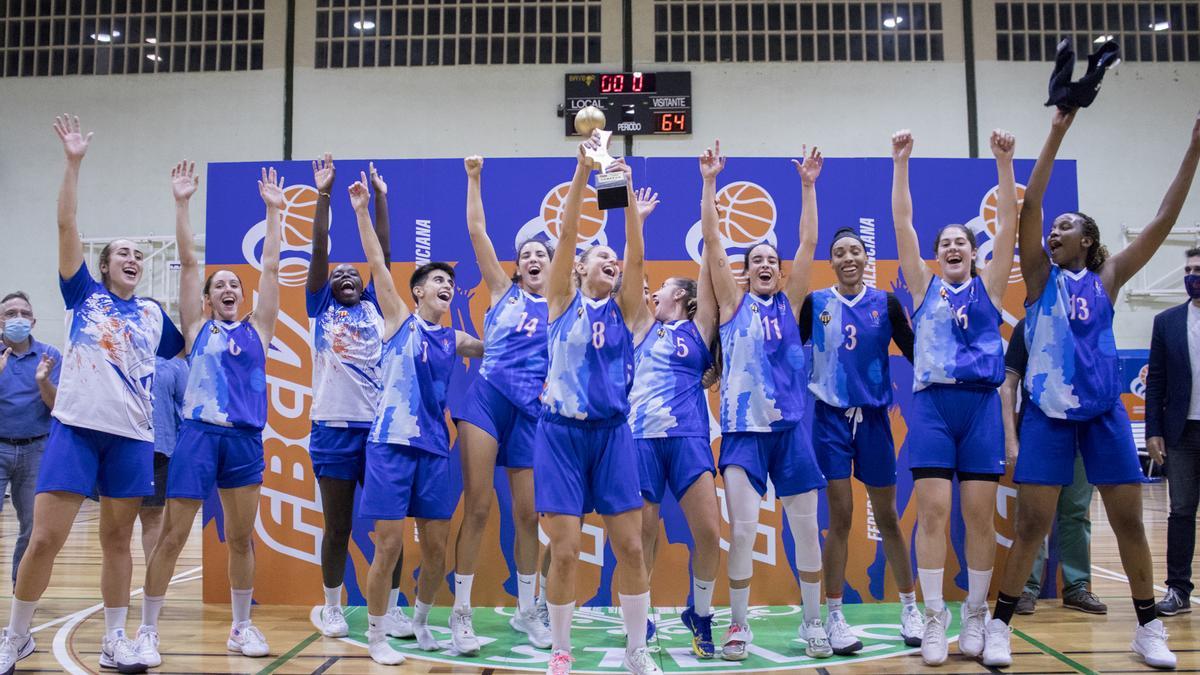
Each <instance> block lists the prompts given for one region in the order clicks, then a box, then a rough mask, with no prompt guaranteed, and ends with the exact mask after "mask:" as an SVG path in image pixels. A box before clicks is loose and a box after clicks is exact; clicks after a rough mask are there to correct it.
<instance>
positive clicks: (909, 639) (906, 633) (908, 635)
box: [900, 605, 925, 647]
mask: <svg viewBox="0 0 1200 675" xmlns="http://www.w3.org/2000/svg"><path fill="white" fill-rule="evenodd" d="M924 633H925V617H923V616H921V610H919V609H917V606H916V605H907V606H905V607H904V609H903V610H901V611H900V637H902V638H904V644H906V645H908V646H909V647H920V646H921V635H922V634H924Z"/></svg>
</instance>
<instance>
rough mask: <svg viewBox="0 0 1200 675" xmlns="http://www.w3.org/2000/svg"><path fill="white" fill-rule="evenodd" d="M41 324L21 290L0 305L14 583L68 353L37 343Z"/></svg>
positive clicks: (0, 464)
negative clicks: (15, 531)
mask: <svg viewBox="0 0 1200 675" xmlns="http://www.w3.org/2000/svg"><path fill="white" fill-rule="evenodd" d="M36 323H37V319H36V318H34V316H33V305H31V304H30V303H29V296H27V295H25V294H24V293H22V292H21V291H16V292H13V293H9V294H8V295H6V296H4V298H3V300H0V333H3V335H2V337H0V508H2V507H3V501H4V491H5V488H6V487H7V488H11V489H12V502H13V508H15V509H16V510H17V522H18V523H20V526H21V532H20V534H19V535H18V537H17V546H16V548H15V549H14V550H13V564H12V578H13V582H14V583H16V578H17V565H18V564H19V563H20V562H21V556H22V555H24V553H25V546H26V545H27V544H28V543H29V533H30V532H31V531H32V530H33V497H34V494H35V488H36V487H37V477H38V467H39V466H41V463H42V450H43V449H44V448H45V446H46V436H47V435H48V434H49V433H50V410H51V409H52V408H54V397H55V395H56V394H57V393H58V369H59V365H60V364H61V363H62V354H60V353H59V351H58V350H57V349H55V348H54V347H51V346H50V345H48V344H45V343H43V342H38V341H37V340H35V339H33V336H32V335H31V331H32V330H33V327H34V325H35V324H36Z"/></svg>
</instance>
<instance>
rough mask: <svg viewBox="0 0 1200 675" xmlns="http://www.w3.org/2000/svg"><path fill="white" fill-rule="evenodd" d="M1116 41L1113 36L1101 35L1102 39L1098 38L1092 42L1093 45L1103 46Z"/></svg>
mask: <svg viewBox="0 0 1200 675" xmlns="http://www.w3.org/2000/svg"><path fill="white" fill-rule="evenodd" d="M1115 39H1117V38H1116V37H1115V36H1113V35H1101V36H1100V37H1098V38H1096V39H1095V40H1092V43H1093V44H1098V45H1102V44H1104V43H1105V42H1111V41H1113V40H1115Z"/></svg>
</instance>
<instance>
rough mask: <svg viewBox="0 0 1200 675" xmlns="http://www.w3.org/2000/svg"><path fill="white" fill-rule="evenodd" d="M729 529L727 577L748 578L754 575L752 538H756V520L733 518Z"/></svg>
mask: <svg viewBox="0 0 1200 675" xmlns="http://www.w3.org/2000/svg"><path fill="white" fill-rule="evenodd" d="M730 529H731V530H732V532H733V541H732V542H730V543H729V578H730V579H737V580H741V579H749V578H750V577H752V576H754V540H755V539H757V538H758V521H757V520H735V521H733V523H732V526H731V527H730Z"/></svg>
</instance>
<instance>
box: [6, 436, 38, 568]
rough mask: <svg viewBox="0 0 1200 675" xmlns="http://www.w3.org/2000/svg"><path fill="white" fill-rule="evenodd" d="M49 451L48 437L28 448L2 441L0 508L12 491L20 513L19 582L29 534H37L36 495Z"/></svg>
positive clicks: (15, 555)
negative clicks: (8, 493) (38, 479)
mask: <svg viewBox="0 0 1200 675" xmlns="http://www.w3.org/2000/svg"><path fill="white" fill-rule="evenodd" d="M45 448H46V437H45V436H42V437H41V438H39V439H37V440H34V441H31V442H29V443H26V444H24V445H10V444H8V443H3V442H0V509H3V507H4V491H5V489H6V488H9V487H11V488H12V504H13V508H14V509H16V511H17V523H18V524H19V526H20V531H19V533H18V534H17V545H16V547H15V548H14V549H13V563H12V578H13V583H14V584H15V583H16V582H17V566H18V565H20V564H21V556H22V555H24V554H25V548H26V547H27V546H29V533H30V532H32V531H33V498H34V495H35V494H36V488H37V477H38V467H39V466H40V465H41V463H42V452H43V451H44V450H45Z"/></svg>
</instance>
